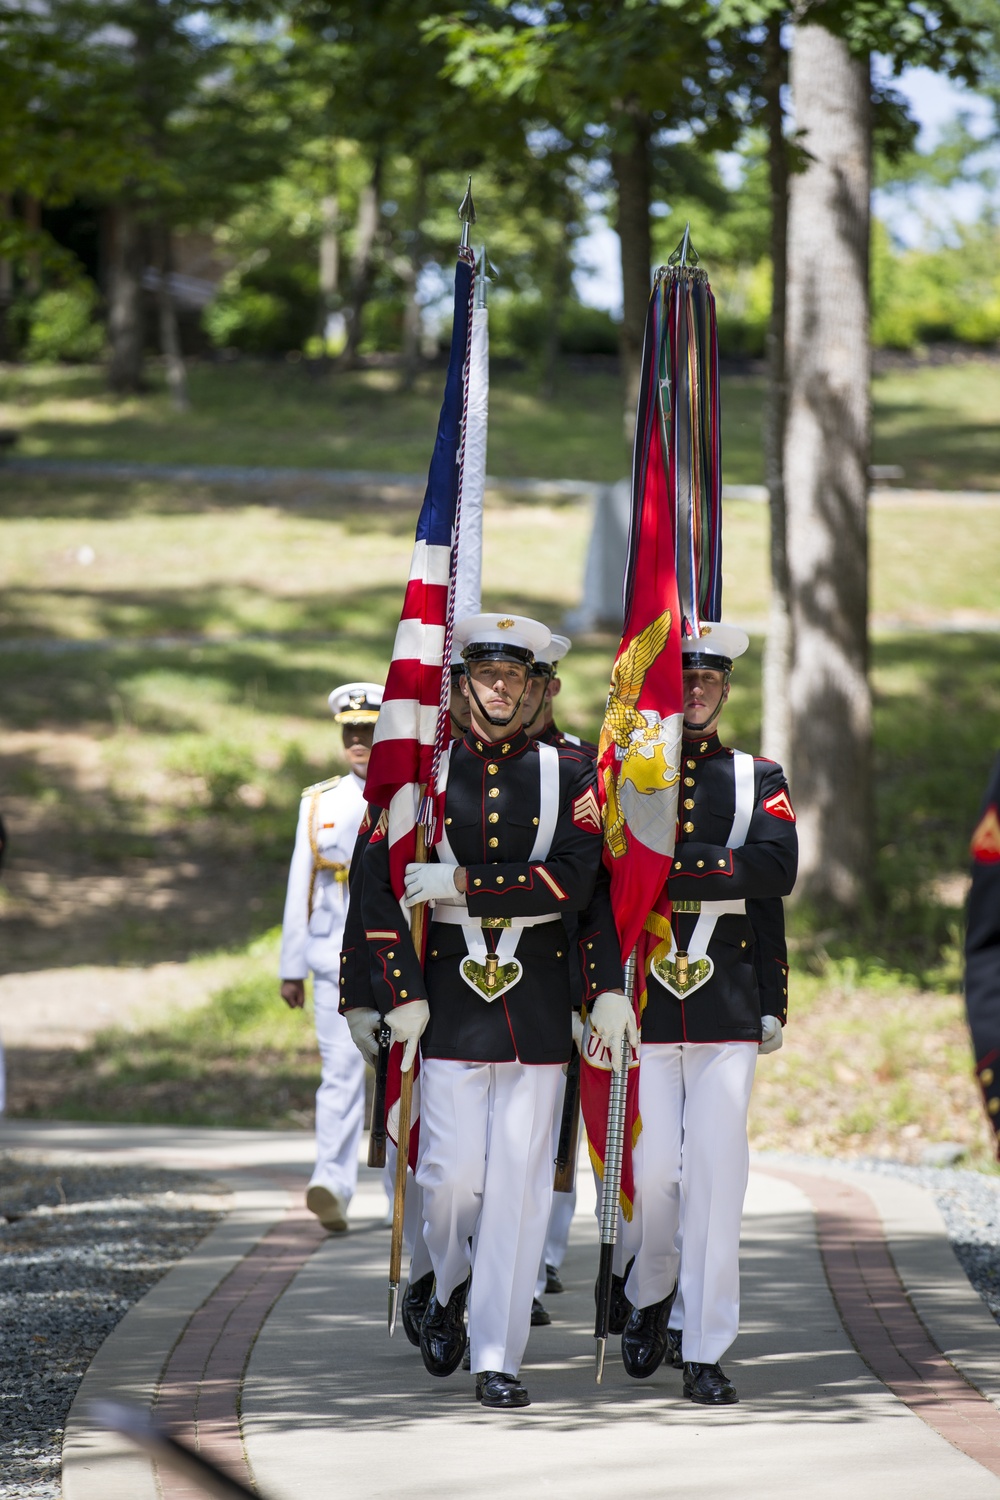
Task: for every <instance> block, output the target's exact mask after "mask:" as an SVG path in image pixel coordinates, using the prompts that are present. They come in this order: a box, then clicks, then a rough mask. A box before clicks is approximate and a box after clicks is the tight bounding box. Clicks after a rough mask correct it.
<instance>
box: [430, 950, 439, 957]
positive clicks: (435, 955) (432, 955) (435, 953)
mask: <svg viewBox="0 0 1000 1500" xmlns="http://www.w3.org/2000/svg"><path fill="white" fill-rule="evenodd" d="M437 956H438V951H437V949H436V948H432V949H431V958H437Z"/></svg>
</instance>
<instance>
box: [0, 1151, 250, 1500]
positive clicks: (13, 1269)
mask: <svg viewBox="0 0 1000 1500" xmlns="http://www.w3.org/2000/svg"><path fill="white" fill-rule="evenodd" d="M228 1197H229V1194H228V1192H227V1190H226V1189H224V1188H222V1187H221V1186H219V1184H217V1183H215V1182H213V1181H212V1180H211V1179H210V1178H208V1177H205V1176H202V1175H200V1174H197V1173H194V1172H171V1171H161V1170H158V1169H153V1168H143V1167H114V1166H101V1165H98V1164H91V1165H71V1166H64V1165H59V1166H55V1165H52V1164H49V1163H45V1162H41V1161H39V1160H37V1159H33V1158H32V1157H31V1156H30V1155H29V1154H22V1153H17V1152H6V1153H3V1154H0V1329H2V1335H0V1345H2V1350H3V1353H2V1357H0V1500H58V1497H59V1495H60V1493H61V1488H62V1486H61V1479H60V1459H61V1450H62V1436H63V1428H64V1426H65V1423H66V1417H67V1414H68V1412H69V1409H70V1406H71V1404H72V1401H73V1398H74V1396H75V1395H76V1392H77V1389H78V1387H79V1385H80V1382H81V1381H82V1379H83V1376H84V1374H85V1372H86V1370H87V1368H88V1366H89V1364H90V1362H91V1360H92V1359H93V1357H94V1355H95V1354H96V1352H97V1350H98V1349H99V1348H100V1346H101V1344H102V1343H103V1342H104V1340H105V1339H106V1338H107V1336H108V1334H109V1333H110V1332H111V1330H112V1329H113V1328H114V1327H115V1326H116V1324H117V1323H118V1322H119V1321H120V1320H121V1319H122V1318H123V1317H124V1315H125V1313H126V1312H128V1310H129V1308H130V1307H131V1306H132V1305H133V1304H134V1303H136V1302H138V1301H139V1299H140V1298H141V1297H143V1296H144V1295H145V1294H146V1292H148V1291H149V1289H150V1288H151V1287H152V1286H154V1285H155V1284H156V1282H158V1281H159V1280H160V1278H161V1277H162V1276H163V1275H165V1274H166V1272H167V1271H169V1270H170V1268H171V1266H173V1265H175V1264H176V1262H177V1261H179V1260H181V1259H183V1257H184V1256H186V1255H187V1254H188V1253H189V1252H190V1251H191V1250H193V1249H194V1247H195V1246H196V1245H197V1244H198V1242H199V1241H200V1240H201V1239H202V1238H203V1237H204V1236H205V1235H206V1234H207V1233H208V1231H209V1230H210V1229H212V1228H213V1226H214V1225H215V1224H217V1223H218V1221H219V1219H220V1218H221V1217H222V1215H223V1213H224V1212H225V1208H226V1203H227V1199H228Z"/></svg>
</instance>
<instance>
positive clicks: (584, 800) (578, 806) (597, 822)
mask: <svg viewBox="0 0 1000 1500" xmlns="http://www.w3.org/2000/svg"><path fill="white" fill-rule="evenodd" d="M573 824H574V826H575V827H576V828H579V829H580V830H581V832H583V833H600V832H601V809H600V807H599V806H598V804H597V793H596V792H595V790H594V788H593V787H592V786H588V788H587V790H586V791H585V792H584V793H583V795H582V796H580V797H577V799H576V801H575V802H574V803H573Z"/></svg>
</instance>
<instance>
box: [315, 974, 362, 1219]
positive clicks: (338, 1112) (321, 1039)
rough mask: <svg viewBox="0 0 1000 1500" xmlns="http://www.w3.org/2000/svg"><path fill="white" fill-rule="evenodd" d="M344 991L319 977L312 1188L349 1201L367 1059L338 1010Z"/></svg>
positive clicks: (355, 1172)
mask: <svg viewBox="0 0 1000 1500" xmlns="http://www.w3.org/2000/svg"><path fill="white" fill-rule="evenodd" d="M339 1001H340V987H339V985H338V984H337V983H336V982H335V981H334V980H331V979H324V978H322V977H321V976H320V975H318V974H317V975H316V976H315V978H314V980H313V1002H314V1006H315V1011H316V1040H317V1042H318V1043H319V1055H320V1058H321V1060H322V1064H323V1069H322V1074H321V1078H320V1085H319V1088H318V1089H317V1090H316V1166H315V1168H314V1169H313V1174H312V1178H311V1179H310V1183H309V1186H310V1187H312V1186H313V1185H314V1184H315V1183H321V1184H322V1185H323V1187H327V1188H329V1189H330V1191H331V1192H332V1193H339V1194H340V1196H341V1197H342V1198H344V1199H345V1200H346V1201H347V1202H348V1203H349V1202H350V1201H351V1199H352V1198H353V1196H354V1190H355V1188H356V1187H357V1185H358V1146H359V1144H360V1142H361V1131H362V1129H363V1127H364V1122H365V1060H364V1058H363V1057H362V1056H361V1053H360V1052H359V1051H358V1049H357V1047H355V1045H354V1043H353V1042H352V1040H351V1032H350V1028H349V1027H348V1024H347V1022H346V1021H345V1020H344V1018H343V1016H342V1015H340V1014H339V1012H338V1010H337V1006H338V1004H339Z"/></svg>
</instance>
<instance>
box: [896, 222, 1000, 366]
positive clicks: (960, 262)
mask: <svg viewBox="0 0 1000 1500" xmlns="http://www.w3.org/2000/svg"><path fill="white" fill-rule="evenodd" d="M958 233H959V235H960V242H959V244H958V246H957V247H955V248H951V247H949V248H941V249H938V250H907V251H903V252H895V253H894V252H893V250H892V248H891V246H890V244H889V239H888V235H887V233H886V230H885V228H884V227H883V226H882V225H880V224H878V223H876V224H875V227H874V233H873V239H872V339H873V342H874V343H875V345H876V346H877V347H887V348H892V349H915V348H917V347H918V346H919V345H921V344H924V343H931V342H934V341H936V340H937V341H940V340H943V339H948V340H955V341H958V342H961V343H969V344H992V343H996V342H998V341H1000V269H998V265H1000V227H998V226H996V225H993V224H989V223H985V224H979V225H975V226H972V227H963V228H961V229H960V230H959V231H958Z"/></svg>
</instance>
